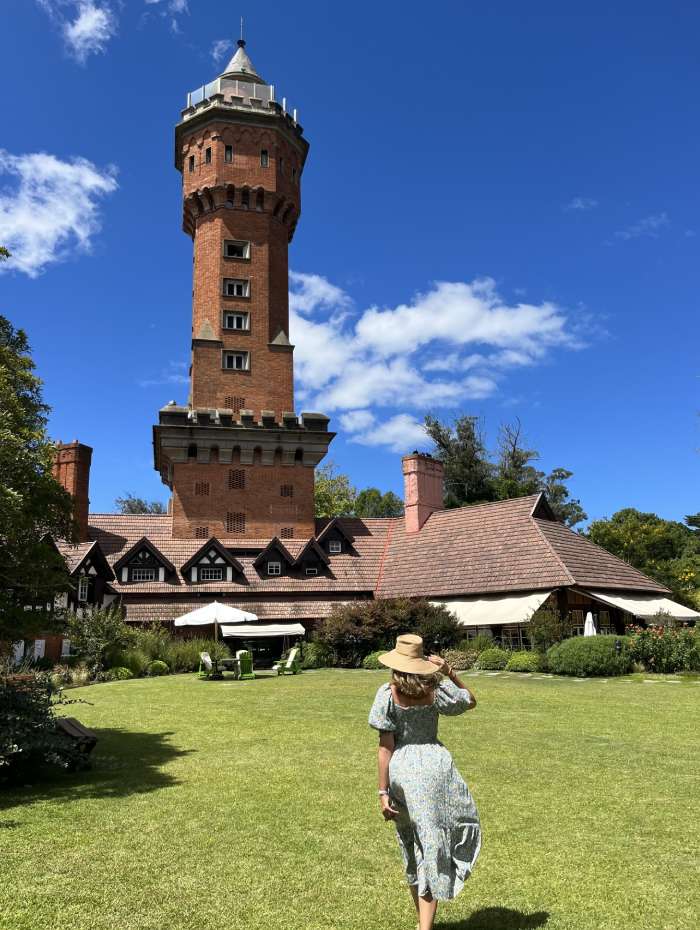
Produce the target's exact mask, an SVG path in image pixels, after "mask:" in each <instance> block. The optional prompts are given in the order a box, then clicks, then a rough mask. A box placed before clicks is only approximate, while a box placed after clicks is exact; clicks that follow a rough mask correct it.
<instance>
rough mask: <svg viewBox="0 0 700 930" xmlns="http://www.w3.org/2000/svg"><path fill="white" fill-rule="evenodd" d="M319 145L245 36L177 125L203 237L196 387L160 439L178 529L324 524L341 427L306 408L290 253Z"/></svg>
mask: <svg viewBox="0 0 700 930" xmlns="http://www.w3.org/2000/svg"><path fill="white" fill-rule="evenodd" d="M308 147H309V146H308V143H307V141H306V139H305V138H304V136H303V130H302V127H301V126H300V125H299V123H298V121H297V118H296V111H293V112H292V113H291V114H290V113H289V112H288V111H287V108H286V100H284V99H283V101H282V103H280V102H278V100H277V99H276V95H275V88H274V87H273V86H272V85H270V84H267V83H266V82H265V81H264V80H263V78H262V77H261V76H260V75H259V74H258V72H257V71H256V69H255V67H254V66H253V63H252V61H251V59H250V57H249V56H248V53H247V52H246V48H245V42H244V41H243V39H240V40H239V42H238V48H237V50H236V53H235V54H234V55H233V57H232V58H231V60H230V62H229V63H228V65H227V66H226V68H225V70H224V71H223V72H222V74H221V75H220V76H219V77H218V78H216V79H215V80H214V81H212V82H211V83H210V84H207V85H205V86H204V87H202V88H200V89H198V90H196V91H193V92H192V93H190V94H188V97H187V107H186V108H185V109H184V110H183V111H182V119H181V121H180V122H179V123H178V124H177V126H176V129H175V164H176V167H177V168H178V170H179V171H180V172H181V174H182V191H183V229H184V230H185V232H186V233H188V234H189V235H190V236H191V237H192V239H193V244H194V270H193V291H192V355H191V367H190V395H189V402H188V406H187V407H177V406H175V405H172V404H171V405H169V406H167V407H165V408H163V409H162V410H161V412H160V423H159V425H158V426H157V427H155V434H154V451H155V464H156V468H157V469H158V470H159V471H160V473H161V476H162V477H163V480H164V481H165V483H166V484H168V485H169V486H170V487H171V488H172V490H173V533H174V535H176V536H185V537H209V536H213V535H216V536H221V537H227V536H233V535H242V536H254V537H258V538H260V537H269V536H272V535H280V536H285V537H289V536H297V535H299V536H302V535H304V536H309V535H311V533H312V532H313V470H314V466H315V465H316V464H317V463H318V462H319V461H320V460H321V459H322V458H323V456H324V455H325V453H326V451H327V448H328V443H329V442H330V440H331V439H332V438H333V434H332V433H329V432H328V418H327V417H324V416H323V415H321V414H308V413H306V414H302V415H301V418H297V416H296V414H294V412H293V411H294V372H293V351H294V347H293V346H292V345H291V343H290V341H289V297H288V259H287V250H288V244H289V242H290V241H291V239H292V236H293V235H294V229H295V227H296V224H297V221H298V219H299V214H300V210H301V174H302V170H303V167H304V162H305V160H306V155H307V152H308Z"/></svg>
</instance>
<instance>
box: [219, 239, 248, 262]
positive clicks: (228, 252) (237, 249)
mask: <svg viewBox="0 0 700 930" xmlns="http://www.w3.org/2000/svg"><path fill="white" fill-rule="evenodd" d="M224 258H250V242H246V241H245V239H224Z"/></svg>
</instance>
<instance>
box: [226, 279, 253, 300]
mask: <svg viewBox="0 0 700 930" xmlns="http://www.w3.org/2000/svg"><path fill="white" fill-rule="evenodd" d="M224 297H250V281H249V280H248V279H247V278H224Z"/></svg>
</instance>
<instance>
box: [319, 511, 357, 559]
mask: <svg viewBox="0 0 700 930" xmlns="http://www.w3.org/2000/svg"><path fill="white" fill-rule="evenodd" d="M316 542H317V543H318V544H319V546H322V547H323V549H324V550H325V552H327V553H328V555H341V554H342V553H343V552H345V553H347V552H352V551H353V542H354V537H353V535H352V533H351V532H350V531H349V530H348V528H347V527H345V526H343V524H342V523H341V521H340V520H339V519H338V518H337V517H333V519H332V520H331V521H330V522H329V523H327V524H326V525H325V527H324V528H323V529H322V530H321V532H320V533H319V534H318V536H317V537H316Z"/></svg>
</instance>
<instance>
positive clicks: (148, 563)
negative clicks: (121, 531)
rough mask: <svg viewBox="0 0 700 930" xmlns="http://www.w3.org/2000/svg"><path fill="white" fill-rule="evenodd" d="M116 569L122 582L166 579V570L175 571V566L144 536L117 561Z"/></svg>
mask: <svg viewBox="0 0 700 930" xmlns="http://www.w3.org/2000/svg"><path fill="white" fill-rule="evenodd" d="M114 570H115V572H117V577H118V578H119V580H120V581H121V582H122V583H124V582H130V581H133V582H139V581H165V574H166V572H168V573H171V572H174V571H175V566H174V565H173V564H172V563H171V562H169V561H168V559H166V558H165V556H164V555H163V554H162V552H159V551H158V550H157V549H156V547H155V546H154V545H153V543H152V542H151V541H150V540H149V539H147V538H146V537H145V536H144V537H142V538H141V539H140V540H139V541H138V542H137V543H134V545H133V546H132V547H131V549H129V551H128V552H125V553H124V555H123V556H122V557H121V558H120V559H119V561H118V562H115V565H114Z"/></svg>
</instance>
